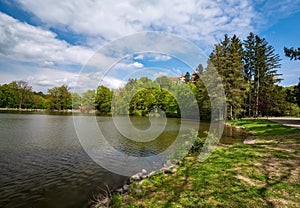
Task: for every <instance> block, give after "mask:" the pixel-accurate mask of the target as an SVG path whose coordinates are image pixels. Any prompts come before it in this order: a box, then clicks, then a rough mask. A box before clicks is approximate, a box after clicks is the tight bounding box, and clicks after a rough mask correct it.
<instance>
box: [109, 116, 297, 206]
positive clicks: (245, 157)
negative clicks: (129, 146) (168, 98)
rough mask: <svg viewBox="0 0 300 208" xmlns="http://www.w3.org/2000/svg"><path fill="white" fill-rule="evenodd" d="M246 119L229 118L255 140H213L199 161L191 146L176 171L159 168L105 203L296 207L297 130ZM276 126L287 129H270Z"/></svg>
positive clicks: (122, 204) (263, 121)
mask: <svg viewBox="0 0 300 208" xmlns="http://www.w3.org/2000/svg"><path fill="white" fill-rule="evenodd" d="M252 121H253V122H254V123H253V124H251V121H250V120H246V119H245V120H241V121H232V122H231V123H234V122H235V124H237V122H239V123H238V124H242V126H244V127H245V128H246V129H250V130H252V131H253V132H254V133H255V135H257V136H255V139H256V143H255V144H253V145H246V144H234V145H231V146H224V145H222V146H219V147H217V148H216V149H215V151H214V152H213V154H212V155H211V156H210V157H208V158H207V159H206V160H205V161H204V162H199V159H198V155H197V154H196V153H195V150H196V149H198V147H197V148H195V149H194V151H192V152H190V153H189V154H188V155H187V156H186V157H185V158H184V159H183V160H182V162H181V163H180V165H179V166H178V167H177V169H178V170H177V172H175V173H173V174H171V173H168V174H166V173H160V174H157V175H154V176H152V177H150V178H148V179H146V180H145V181H143V182H142V183H139V184H135V185H133V186H131V189H130V191H129V193H128V194H127V195H126V196H120V195H118V196H113V200H112V202H113V203H112V204H111V205H112V206H113V207H299V206H300V185H299V184H300V176H299V172H300V162H299V150H300V132H299V131H296V130H295V129H292V128H289V127H287V128H285V127H282V125H280V124H275V125H273V123H269V121H266V120H252ZM260 122H261V123H260ZM259 125H262V126H264V127H266V126H267V125H270V127H268V128H270V129H271V130H270V129H267V130H262V129H263V128H260V127H259ZM278 125H279V126H278ZM278 127H279V128H280V129H281V130H283V131H284V132H290V134H288V135H283V134H279V135H275V134H274V133H272V129H273V131H275V132H277V130H276V129H277V128H278ZM266 135H268V136H266ZM198 142H199V143H200V142H202V141H200V140H199V141H198ZM115 197H116V198H117V199H114V198H115Z"/></svg>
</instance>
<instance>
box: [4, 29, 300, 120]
mask: <svg viewBox="0 0 300 208" xmlns="http://www.w3.org/2000/svg"><path fill="white" fill-rule="evenodd" d="M284 51H285V53H286V56H288V57H290V58H291V60H297V59H299V49H298V50H294V49H293V48H290V49H288V48H284ZM280 61H281V59H280V57H279V55H278V54H276V53H275V49H274V47H273V46H271V45H269V43H268V42H267V41H266V40H265V39H264V38H261V37H259V36H258V35H255V34H254V33H250V34H249V35H248V37H247V38H246V40H243V41H242V40H240V39H239V38H238V37H237V36H236V35H233V36H232V37H229V36H228V35H225V36H224V39H223V40H222V41H220V43H218V44H216V45H215V46H214V49H213V51H212V52H211V54H210V55H209V59H208V61H207V66H206V68H204V67H203V66H202V65H201V64H200V65H199V66H198V67H197V68H196V69H195V72H194V73H193V74H192V75H191V74H190V73H189V72H187V73H186V74H185V76H184V80H183V81H182V80H180V79H175V80H174V79H171V78H170V77H167V76H162V77H158V78H156V79H155V80H151V79H149V78H147V77H142V78H140V79H130V80H129V81H128V82H127V84H126V85H125V86H124V87H122V88H119V89H116V90H110V89H109V88H107V87H105V86H103V85H101V86H98V88H97V89H96V90H88V91H86V92H83V93H82V94H81V95H79V94H78V93H71V92H70V89H69V88H68V86H66V85H62V86H59V87H53V88H51V89H48V91H47V93H46V94H44V93H42V92H34V91H33V90H32V87H31V86H30V85H29V84H28V83H27V82H25V81H13V82H11V83H9V84H3V85H0V107H1V108H19V109H21V108H30V109H48V110H66V109H80V110H83V111H85V110H87V111H89V110H92V109H96V110H98V111H99V112H100V113H102V114H108V113H116V114H130V115H141V116H143V115H147V114H149V113H151V112H153V110H154V111H155V112H158V111H159V109H161V110H163V111H164V112H165V113H166V115H167V116H171V117H180V116H181V115H182V113H183V111H184V113H185V114H186V115H187V116H190V117H192V116H193V114H194V110H195V107H197V108H198V109H199V111H200V117H201V118H202V119H209V118H210V115H211V104H210V102H211V98H210V95H209V94H208V92H207V86H205V85H204V82H203V80H212V78H213V76H215V75H213V74H210V71H211V70H210V69H211V68H214V69H216V71H217V72H218V74H219V77H220V78H221V82H222V84H223V87H224V90H225V96H226V104H227V114H226V116H227V119H234V118H240V117H258V116H282V115H299V113H300V80H299V83H298V85H295V86H290V87H282V86H279V85H278V84H279V82H280V81H281V78H280V74H278V71H277V70H278V69H279V68H280V67H281V66H280ZM210 76H211V77H210ZM206 84H207V83H206ZM182 101H184V102H182ZM155 112H154V113H155Z"/></svg>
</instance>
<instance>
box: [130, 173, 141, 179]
mask: <svg viewBox="0 0 300 208" xmlns="http://www.w3.org/2000/svg"><path fill="white" fill-rule="evenodd" d="M131 179H133V180H136V181H138V180H140V179H141V177H140V175H139V174H135V175H133V176H131Z"/></svg>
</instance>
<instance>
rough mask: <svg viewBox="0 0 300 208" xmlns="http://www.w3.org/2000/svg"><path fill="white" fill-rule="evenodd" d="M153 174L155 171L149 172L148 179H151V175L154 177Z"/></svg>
mask: <svg viewBox="0 0 300 208" xmlns="http://www.w3.org/2000/svg"><path fill="white" fill-rule="evenodd" d="M155 174H156V172H155V171H151V172H150V173H149V174H148V177H151V176H153V175H155Z"/></svg>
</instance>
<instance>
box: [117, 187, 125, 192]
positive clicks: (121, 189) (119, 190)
mask: <svg viewBox="0 0 300 208" xmlns="http://www.w3.org/2000/svg"><path fill="white" fill-rule="evenodd" d="M116 191H117V192H119V193H123V191H124V190H123V188H118V189H117V190H116Z"/></svg>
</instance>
